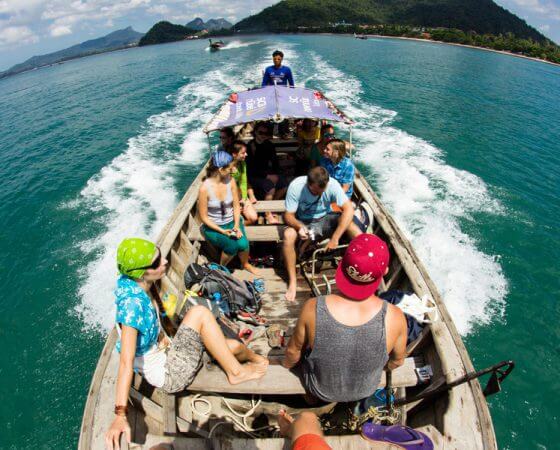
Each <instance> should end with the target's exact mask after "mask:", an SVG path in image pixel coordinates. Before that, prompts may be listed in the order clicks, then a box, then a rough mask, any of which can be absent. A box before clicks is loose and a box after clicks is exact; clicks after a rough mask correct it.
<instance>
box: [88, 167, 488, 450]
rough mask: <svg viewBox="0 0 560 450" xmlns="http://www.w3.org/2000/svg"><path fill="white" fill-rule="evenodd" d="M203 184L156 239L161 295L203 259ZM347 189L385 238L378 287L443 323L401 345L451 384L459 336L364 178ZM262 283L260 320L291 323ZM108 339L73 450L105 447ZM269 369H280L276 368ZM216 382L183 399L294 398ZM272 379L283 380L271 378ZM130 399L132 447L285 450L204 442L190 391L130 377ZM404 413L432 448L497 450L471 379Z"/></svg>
mask: <svg viewBox="0 0 560 450" xmlns="http://www.w3.org/2000/svg"><path fill="white" fill-rule="evenodd" d="M201 181H202V171H201V173H200V174H199V176H198V177H197V178H196V179H195V180H194V182H193V183H192V185H191V186H190V188H189V189H188V191H187V192H186V193H185V195H184V197H183V198H182V200H181V201H180V203H179V204H178V205H177V208H176V209H175V211H174V213H173V215H172V216H171V218H170V220H169V222H168V223H167V224H166V225H165V227H164V229H163V230H162V232H161V233H160V235H159V237H158V240H157V242H158V245H159V246H160V248H161V251H162V253H163V254H164V255H167V259H168V260H169V261H170V268H169V271H168V274H167V276H166V277H165V278H164V279H163V280H162V281H161V285H160V286H159V290H160V292H162V293H163V292H169V291H173V292H176V293H177V294H179V293H180V291H181V290H182V288H183V286H182V283H183V282H182V272H183V270H184V267H186V265H188V264H189V263H190V262H193V261H196V260H198V259H199V258H201V257H204V250H203V249H204V243H203V242H201V239H200V233H199V232H198V226H199V223H198V221H197V218H196V210H195V207H196V199H197V193H198V189H199V186H200V183H201ZM354 189H355V195H356V196H357V197H359V198H360V199H361V201H363V202H366V203H367V204H368V205H369V206H370V208H371V209H372V210H373V213H374V216H375V224H376V230H375V232H376V234H378V235H380V237H382V238H383V239H385V241H386V242H387V243H389V244H390V247H391V254H392V261H393V262H392V264H391V268H390V271H389V274H388V275H387V277H386V278H385V280H386V285H387V286H386V287H391V288H395V287H398V288H402V289H409V290H413V291H414V292H415V293H416V294H418V295H419V296H422V295H424V294H427V295H429V296H431V297H432V298H433V299H434V301H435V302H436V304H437V307H438V310H439V314H440V317H441V320H440V321H437V322H435V323H433V324H432V325H430V326H429V327H427V328H426V330H425V332H424V333H423V334H422V335H421V337H420V338H419V339H417V341H415V342H413V343H412V344H411V345H409V351H410V354H412V355H415V356H418V355H421V356H422V358H424V360H425V361H426V363H429V364H430V365H431V366H432V369H433V371H434V379H433V383H436V382H442V381H452V380H455V379H457V378H459V377H461V376H462V375H464V374H465V373H466V372H469V371H472V370H473V366H472V363H471V361H470V358H469V355H468V352H467V350H466V348H465V346H464V344H463V342H462V340H461V337H460V335H459V334H458V332H457V330H456V328H455V326H454V324H453V321H452V319H451V317H450V315H449V313H448V311H447V309H446V307H445V304H444V303H443V301H442V299H441V297H440V295H439V293H438V291H437V289H436V287H435V286H434V284H433V282H432V281H431V280H430V278H429V276H428V274H427V271H426V269H425V268H424V266H423V265H422V263H421V261H420V260H419V258H418V256H417V255H416V253H415V252H414V249H413V248H412V246H411V244H410V242H409V241H408V240H407V239H406V237H405V236H404V235H403V233H402V232H401V231H400V229H399V227H398V226H397V224H396V223H395V221H394V219H393V218H392V217H391V216H390V214H389V213H388V212H387V210H386V209H385V207H384V206H383V205H382V203H381V201H380V200H379V198H378V197H377V196H376V194H375V193H374V192H373V190H372V189H371V187H370V186H369V184H368V183H367V181H366V179H365V178H364V177H363V176H362V175H361V174H360V173H358V172H357V173H356V179H355V184H354ZM263 203H266V202H263ZM266 207H267V206H266V205H264V206H262V208H264V209H262V210H263V211H264V210H266ZM248 228H249V227H248ZM251 228H253V229H252V230H251V231H250V232H251V233H253V238H254V239H255V240H257V241H258V240H261V241H262V240H266V239H269V240H271V241H274V240H275V239H276V240H278V239H279V238H280V235H279V232H278V230H277V227H272V226H262V227H261V228H257V227H251ZM248 233H249V231H248ZM250 240H251V239H250ZM201 249H202V250H201ZM267 274H270V275H266V276H265V278H266V283H267V289H268V290H269V291H270V293H269V295H270V296H271V298H270V300H271V301H270V304H272V305H274V307H272V306H271V307H269V309H267V310H266V311H267V312H268V313H269V314H270V317H271V318H272V319H271V320H278V321H281V322H282V323H283V324H285V325H290V324H293V323H294V321H295V318H296V317H297V311H298V308H299V306H298V307H294V306H292V305H285V304H282V302H281V298H282V294H283V289H284V291H285V284H282V283H283V282H282V279H281V277H277V276H275V275H274V274H273V273H272V272H267ZM302 283H303V282H302ZM298 286H299V285H298ZM298 290H299V292H298V299H299V300H300V303H299V305H300V304H301V301H303V299H305V298H307V297H309V296H311V294H310V290H309V288H307V289H306V288H305V285H304V284H302V287H301V289H300V288H299V287H298ZM278 305H279V306H278ZM263 308H264V306H263ZM116 339H117V336H116V332H115V331H114V330H113V331H112V332H111V333H110V334H109V336H108V338H107V342H106V344H105V347H104V349H103V351H102V353H101V357H100V359H99V362H98V364H97V368H96V370H95V374H94V376H93V379H92V383H91V387H90V390H89V394H88V397H87V400H86V405H85V410H84V416H83V421H82V427H81V433H80V442H79V445H78V447H79V448H80V449H84V450H85V449H102V448H104V442H103V436H104V433H105V432H106V430H107V429H108V427H109V425H110V423H111V421H112V419H113V414H112V409H113V405H114V394H115V382H116V376H117V368H118V353H117V352H116V350H115V343H116ZM271 368H272V366H271ZM274 370H279V369H277V368H275V369H274ZM274 373H276V372H274ZM278 373H280V372H278ZM220 374H221V373H220V372H219V371H218V372H214V374H213V375H212V373H210V372H205V373H204V374H199V376H197V378H196V379H195V381H194V382H193V385H191V387H190V388H189V391H190V390H191V389H192V388H193V387H195V388H196V389H198V390H201V391H202V392H203V393H205V395H208V397H207V398H209V399H210V400H211V402H212V405H214V406H215V405H216V404H218V405H219V404H220V397H221V396H224V397H228V396H229V397H228V398H230V399H233V400H232V401H239V400H238V398H239V396H240V395H242V394H243V392H250V393H255V392H258V393H267V392H269V393H270V394H273V395H274V396H276V397H278V396H280V398H282V399H283V398H288V397H281V396H282V395H286V396H289V395H291V397H290V398H292V397H294V395H293V394H290V393H289V392H287V391H288V390H290V389H292V388H290V387H289V386H291V383H292V382H291V381H290V380H288V379H287V378H285V375H271V379H274V377H275V376H276V377H277V378H276V380H275V384H276V385H278V386H273V387H272V388H271V385H270V384H267V383H268V382H263V384H260V385H259V384H254V385H252V386H250V387H247V388H246V389H248V390H247V391H243V390H239V389H232V390H231V392H229V391H225V392H224V390H225V385H224V384H223V383H222V381H223V378H224V377H223V374H221V375H220ZM220 376H221V378H220ZM278 377H284V378H282V379H278ZM239 386H241V388H240V389H243V388H242V387H243V385H239ZM282 386H284V387H285V390H286V392H282ZM421 388H422V387H418V386H409V385H408V387H404V386H403V387H401V388H399V389H400V390H399V392H400V394H401V395H405V394H407V393H408V392H417V391H418V390H419V389H421ZM267 389H268V390H267ZM271 389H272V390H271ZM214 390H219V392H220V394H219V395H217V396H215V395H214V394H210V393H208V391H214ZM290 392H295V391H290ZM276 397H275V399H274V400H275V401H272V400H271V401H270V402H268V403H267V402H263V403H266V405H265V406H264V407H263V408H264V409H263V411H264V413H266V412H267V409H266V408H268V409H269V411H268V412H269V413H270V414H272V413H273V412H274V411H273V409H274V408H277V405H278V402H276V400H277V398H276ZM131 399H132V403H133V408H132V411H131V413H130V415H129V421H130V423H131V427H132V429H133V440H134V441H135V442H140V443H142V445H141V447H139V448H150V446H151V445H153V444H154V443H162V442H170V441H171V442H173V443H174V446H175V448H189V449H195V448H207V447H206V445H208V444H210V445H211V446H212V448H228V449H234V448H235V449H237V448H239V449H242V448H243V449H246V448H256V449H280V448H285V447H284V440H283V439H278V438H274V437H268V438H266V439H246V438H243V437H241V436H239V437H235V436H234V437H229V438H220V439H217V438H212V439H207V438H205V437H204V436H205V433H206V436H207V434H208V431H207V430H208V428H207V425H208V422H207V420H206V419H204V418H202V417H195V416H196V414H193V408H192V406H193V404H192V400H193V396H192V395H191V393H189V392H186V393H185V395H184V396H183V395H181V396H177V397H174V396H169V395H166V394H164V393H162V392H161V391H159V390H158V389H155V390H153V389H151V390H150V389H146V387H145V386H143V385H142V382H141V378H140V377H138V376H135V383H134V387H133V389H131ZM282 401H283V400H282ZM217 408H218V407H217ZM402 414H403V422H404V423H406V424H408V425H410V426H413V427H415V428H417V429H420V430H422V431H424V432H426V433H427V434H429V435H430V436H431V437H432V439H433V440H434V443H435V446H436V448H446V449H492V450H493V449H496V448H497V445H496V440H495V435H494V429H493V425H492V421H491V417H490V413H489V410H488V406H487V403H486V400H485V398H484V396H483V394H482V390H481V387H480V384H479V383H478V381H477V380H474V381H471V382H469V383H466V384H463V385H460V386H457V387H455V388H453V389H452V390H451V391H449V392H448V393H446V394H444V395H442V396H441V397H438V398H437V399H436V400H431V401H429V402H426V401H424V402H423V403H419V404H415V405H409V406H407V407H405V408H403V410H402ZM176 430H179V431H180V432H182V434H181V435H180V436H179V435H175V436H165V433H166V432H170V433H174V432H175V431H176ZM328 441H329V443H330V444H331V446H332V447H333V448H336V449H339V448H340V449H361V448H373V447H371V446H370V444H369V443H367V442H366V441H365V440H363V439H362V438H361V437H360V436H359V435H347V436H329V437H328ZM375 448H387V449H388V448H391V446H381V447H375Z"/></svg>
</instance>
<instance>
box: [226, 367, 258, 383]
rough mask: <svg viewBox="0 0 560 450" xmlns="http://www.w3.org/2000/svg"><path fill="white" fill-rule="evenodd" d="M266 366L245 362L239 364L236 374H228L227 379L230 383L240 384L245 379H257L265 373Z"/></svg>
mask: <svg viewBox="0 0 560 450" xmlns="http://www.w3.org/2000/svg"><path fill="white" fill-rule="evenodd" d="M266 369H267V367H263V365H262V364H255V363H246V364H243V365H242V366H241V370H240V371H239V373H238V374H237V375H233V374H231V375H228V376H227V378H228V381H229V383H230V384H241V383H245V382H246V381H251V380H258V379H259V378H262V377H263V376H264V374H265V373H266Z"/></svg>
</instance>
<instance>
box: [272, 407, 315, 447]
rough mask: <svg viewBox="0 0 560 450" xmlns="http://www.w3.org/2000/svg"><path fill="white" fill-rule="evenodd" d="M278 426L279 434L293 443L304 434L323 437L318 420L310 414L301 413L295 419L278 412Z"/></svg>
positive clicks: (281, 411)
mask: <svg viewBox="0 0 560 450" xmlns="http://www.w3.org/2000/svg"><path fill="white" fill-rule="evenodd" d="M278 425H279V426H280V434H282V435H283V436H286V437H289V438H290V439H291V440H292V443H294V442H295V441H296V440H297V438H298V437H300V436H303V435H304V434H315V435H317V436H323V431H322V430H321V425H320V424H319V419H317V416H316V415H315V414H313V413H312V412H309V411H305V412H302V413H301V414H300V415H299V416H298V417H297V419H295V420H294V418H293V417H292V416H291V415H290V414H288V413H287V412H286V411H284V410H280V414H278Z"/></svg>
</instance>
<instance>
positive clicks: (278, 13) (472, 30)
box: [234, 0, 560, 64]
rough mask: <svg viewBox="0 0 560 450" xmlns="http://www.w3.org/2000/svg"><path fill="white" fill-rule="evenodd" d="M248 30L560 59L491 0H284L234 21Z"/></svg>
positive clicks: (555, 50)
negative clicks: (419, 42) (386, 39)
mask: <svg viewBox="0 0 560 450" xmlns="http://www.w3.org/2000/svg"><path fill="white" fill-rule="evenodd" d="M234 27H235V30H237V31H240V32H244V33H256V32H276V33H290V32H295V33H356V34H376V35H381V36H395V37H409V38H416V39H430V40H435V41H442V42H448V43H455V44H464V45H472V46H475V47H484V48H488V49H492V50H500V51H508V52H511V53H515V54H520V55H525V56H529V57H532V58H538V59H543V60H546V61H550V62H553V63H557V64H560V47H559V46H558V45H556V44H555V43H554V42H552V41H551V40H550V39H548V38H547V37H546V36H544V35H543V34H542V33H540V32H539V31H537V30H536V29H535V28H533V27H531V26H530V25H528V24H527V23H526V22H525V21H524V20H522V19H520V18H519V17H517V16H516V15H515V14H512V13H511V12H509V11H508V10H506V9H505V8H502V7H501V6H499V5H497V4H496V3H494V2H493V1H492V0H469V1H465V0H422V1H418V0H354V1H352V2H340V1H338V0H283V1H281V2H279V3H277V4H275V5H273V6H270V7H268V8H265V9H264V10H263V11H261V12H260V13H258V14H255V15H253V16H250V17H247V18H246V19H243V20H241V21H240V22H238V23H236V24H235V26H234Z"/></svg>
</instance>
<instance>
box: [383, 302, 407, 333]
mask: <svg viewBox="0 0 560 450" xmlns="http://www.w3.org/2000/svg"><path fill="white" fill-rule="evenodd" d="M387 321H388V322H389V323H390V324H391V325H392V326H394V327H397V326H404V327H405V328H406V318H405V316H404V313H403V312H402V309H400V308H399V307H397V306H395V305H393V304H391V303H389V302H387Z"/></svg>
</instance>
